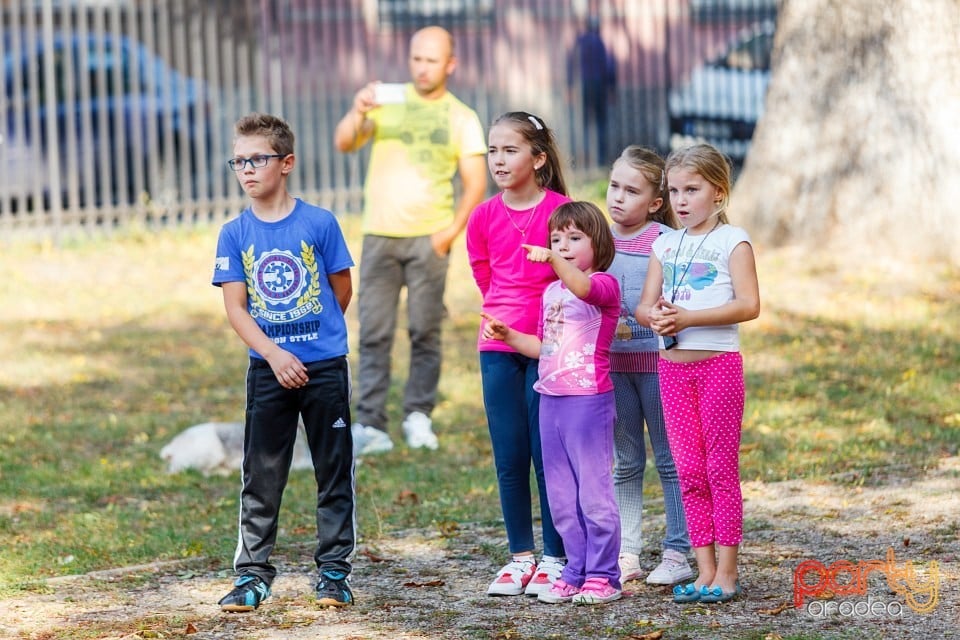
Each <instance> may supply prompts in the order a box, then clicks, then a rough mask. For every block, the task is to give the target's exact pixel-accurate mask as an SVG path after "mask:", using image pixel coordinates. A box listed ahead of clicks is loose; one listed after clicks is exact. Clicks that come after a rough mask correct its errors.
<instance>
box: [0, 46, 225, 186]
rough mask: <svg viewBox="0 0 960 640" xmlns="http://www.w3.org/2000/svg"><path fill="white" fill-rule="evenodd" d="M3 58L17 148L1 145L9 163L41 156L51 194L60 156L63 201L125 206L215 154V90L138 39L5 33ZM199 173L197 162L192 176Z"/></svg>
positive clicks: (8, 127) (8, 123) (0, 154)
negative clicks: (203, 154) (210, 132)
mask: <svg viewBox="0 0 960 640" xmlns="http://www.w3.org/2000/svg"><path fill="white" fill-rule="evenodd" d="M3 56H4V57H3V76H2V78H3V82H4V87H5V89H4V96H3V110H4V112H5V119H4V123H5V131H6V135H5V136H4V137H5V138H6V139H9V140H11V141H16V143H17V148H16V151H15V152H11V151H10V150H6V151H5V150H4V149H3V148H0V166H2V165H8V164H10V162H11V157H13V156H16V155H17V154H19V155H25V156H28V157H30V158H31V160H32V161H33V162H34V164H37V163H36V159H37V158H39V159H40V162H39V163H38V164H39V165H40V166H42V167H43V168H44V170H43V171H42V173H41V178H40V180H41V181H42V182H43V184H42V187H41V188H40V190H41V191H42V192H43V194H44V197H45V198H48V197H49V196H50V195H51V193H50V189H51V184H52V183H53V182H54V180H51V176H50V172H51V169H50V165H49V163H48V160H49V158H50V157H51V155H53V156H55V158H54V161H53V165H54V168H53V170H55V171H59V172H60V174H59V176H58V178H59V180H58V181H59V185H60V189H61V195H62V197H63V198H64V199H67V200H68V199H69V198H71V197H76V198H78V199H79V204H84V203H89V202H96V203H99V204H106V203H111V204H123V203H124V202H127V203H130V202H134V201H136V200H137V198H138V197H139V196H140V192H142V191H145V190H148V189H149V187H150V185H154V186H156V185H157V184H158V183H157V180H158V175H157V174H160V176H163V175H165V174H176V173H177V172H178V170H179V169H180V168H181V167H182V166H183V164H184V163H186V164H187V165H191V164H192V163H193V162H195V160H193V161H192V160H191V159H195V158H196V157H197V156H196V151H197V149H198V148H199V149H200V150H205V149H206V146H201V142H202V141H204V140H205V136H206V133H207V128H208V127H207V123H209V121H210V109H209V105H208V103H207V91H206V87H205V86H204V85H203V84H202V82H201V81H199V80H197V79H195V78H191V77H188V76H185V75H184V74H181V73H180V72H178V71H177V70H175V69H173V68H171V67H170V66H169V65H168V64H167V63H166V62H165V61H164V60H163V59H161V58H160V57H159V56H157V55H156V54H155V53H153V52H152V51H150V50H149V49H148V48H147V47H145V46H144V45H143V44H141V43H139V42H137V41H135V40H132V39H130V38H127V37H124V36H118V35H114V34H111V33H89V34H85V35H80V34H77V33H70V32H63V31H57V32H55V33H54V35H53V38H52V39H51V40H47V39H45V38H44V37H43V35H42V33H40V32H33V33H31V32H28V31H18V32H14V31H5V32H4V33H3ZM51 70H53V72H54V77H53V78H52V81H51V78H49V77H48V74H49V72H50V71H51ZM51 89H52V90H53V92H54V94H55V95H54V96H53V99H52V100H51V99H50V98H51V97H50V96H49V93H50V90H51ZM50 119H53V121H52V122H51V120H50ZM53 123H55V125H56V138H55V139H52V140H51V139H48V138H49V135H50V134H49V132H50V129H49V125H50V124H53ZM184 143H185V144H184ZM11 149H12V147H11ZM4 154H5V155H4ZM194 169H195V167H192V166H188V171H189V173H190V174H191V175H192V174H193V173H194ZM71 185H73V186H72V188H71ZM91 191H92V192H91ZM0 195H2V194H0Z"/></svg>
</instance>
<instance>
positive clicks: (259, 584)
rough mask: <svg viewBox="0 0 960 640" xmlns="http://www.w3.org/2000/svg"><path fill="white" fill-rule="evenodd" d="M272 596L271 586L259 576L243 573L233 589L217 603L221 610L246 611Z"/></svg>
mask: <svg viewBox="0 0 960 640" xmlns="http://www.w3.org/2000/svg"><path fill="white" fill-rule="evenodd" d="M269 596H270V587H269V586H268V585H267V583H266V582H264V581H263V580H262V579H261V578H260V577H259V576H254V575H249V574H247V575H243V576H240V577H239V578H237V581H236V582H234V583H233V590H232V591H231V592H230V593H228V594H227V595H225V596H223V597H222V598H221V599H220V602H218V603H217V604H219V605H220V610H221V611H230V612H232V613H245V612H247V611H253V610H254V609H256V608H257V607H259V606H260V603H261V602H263V601H264V600H266V599H267V598H268V597H269Z"/></svg>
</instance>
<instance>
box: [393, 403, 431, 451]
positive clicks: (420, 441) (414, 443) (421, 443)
mask: <svg viewBox="0 0 960 640" xmlns="http://www.w3.org/2000/svg"><path fill="white" fill-rule="evenodd" d="M432 424H433V422H432V421H431V420H430V418H428V417H427V416H426V415H425V414H423V413H420V412H419V411H414V412H413V413H411V414H410V415H408V416H407V417H406V419H404V421H403V425H402V426H403V433H404V435H406V436H407V444H408V445H409V446H410V448H411V449H420V448H427V449H431V450H433V449H436V448H437V447H438V446H439V443H438V442H437V436H436V434H434V433H433V429H432V428H431V425H432Z"/></svg>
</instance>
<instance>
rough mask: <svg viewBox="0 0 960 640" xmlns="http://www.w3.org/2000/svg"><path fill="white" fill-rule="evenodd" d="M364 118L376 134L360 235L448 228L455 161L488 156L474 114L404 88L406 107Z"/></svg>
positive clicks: (385, 108)
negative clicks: (374, 128)
mask: <svg viewBox="0 0 960 640" xmlns="http://www.w3.org/2000/svg"><path fill="white" fill-rule="evenodd" d="M367 117H368V118H370V119H371V120H373V121H374V123H375V125H376V130H375V133H374V138H373V147H372V149H371V154H370V166H369V169H368V172H367V179H366V184H365V185H364V189H363V194H364V206H363V225H362V226H363V233H371V234H376V235H383V236H391V237H412V236H425V235H430V234H431V233H434V232H436V231H439V230H440V229H443V228H444V227H447V226H448V225H449V224H450V223H451V222H452V221H453V209H454V207H453V182H452V181H453V176H454V175H455V174H456V172H457V164H458V162H459V159H460V158H461V157H464V156H470V155H480V154H484V153H486V151H487V142H486V139H485V138H484V135H483V127H482V126H481V124H480V119H479V118H478V117H477V114H476V112H474V111H473V109H471V108H470V107H468V106H467V105H465V104H464V103H462V102H460V100H458V99H457V98H456V96H454V95H453V94H451V93H449V92H447V93H446V94H444V95H443V97H441V98H439V99H437V100H424V99H423V98H421V97H420V96H419V95H418V94H417V92H416V90H414V88H413V85H412V84H411V83H407V85H406V102H403V103H400V104H386V105H382V106H380V107H378V108H376V109H373V110H371V111H370V112H369V113H368V114H367Z"/></svg>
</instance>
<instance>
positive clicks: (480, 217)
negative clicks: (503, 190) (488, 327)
mask: <svg viewBox="0 0 960 640" xmlns="http://www.w3.org/2000/svg"><path fill="white" fill-rule="evenodd" d="M564 202H570V198H568V197H567V196H565V195H562V194H560V193H557V192H555V191H550V190H549V189H547V190H545V191H544V197H543V200H541V201H540V202H539V203H538V204H537V206H535V207H533V208H532V209H526V210H522V211H517V210H514V209H510V208H509V207H507V206H506V205H505V204H504V203H503V195H502V194H500V193H498V194H497V195H495V196H493V197H492V198H489V199H488V200H485V201H483V202H481V203H480V204H478V205H477V207H476V208H475V209H474V210H473V213H471V214H470V219H469V221H468V222H467V233H466V239H467V254H468V255H469V257H470V268H471V269H472V270H473V279H474V280H475V281H476V283H477V286H478V287H479V288H480V293H481V295H482V296H483V306H482V308H483V310H484V311H485V312H486V313H488V314H489V315H491V316H493V317H494V318H497V319H498V320H502V321H503V322H505V323H506V324H507V325H508V326H510V327H511V328H513V329H515V330H517V331H521V332H523V333H530V334H536V333H537V321H538V319H539V317H540V299H541V296H542V295H543V290H544V289H545V288H546V286H547V285H548V284H550V283H551V282H553V281H554V280H556V279H557V276H556V274H555V273H554V272H553V268H552V267H551V266H550V265H549V264H543V263H534V262H530V261H529V260H527V252H526V251H525V250H524V249H523V247H522V246H520V245H522V244H532V245H540V246H542V247H548V246H550V232H549V230H548V228H547V220H548V219H549V218H550V214H551V213H553V210H554V209H556V208H557V207H558V206H560V205H561V204H563V203H564ZM484 322H486V321H481V325H480V333H479V335H478V336H477V349H478V350H480V351H514V349H513V348H512V347H509V346H507V345H506V344H505V343H504V342H503V341H501V340H484V339H483V323H484Z"/></svg>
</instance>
